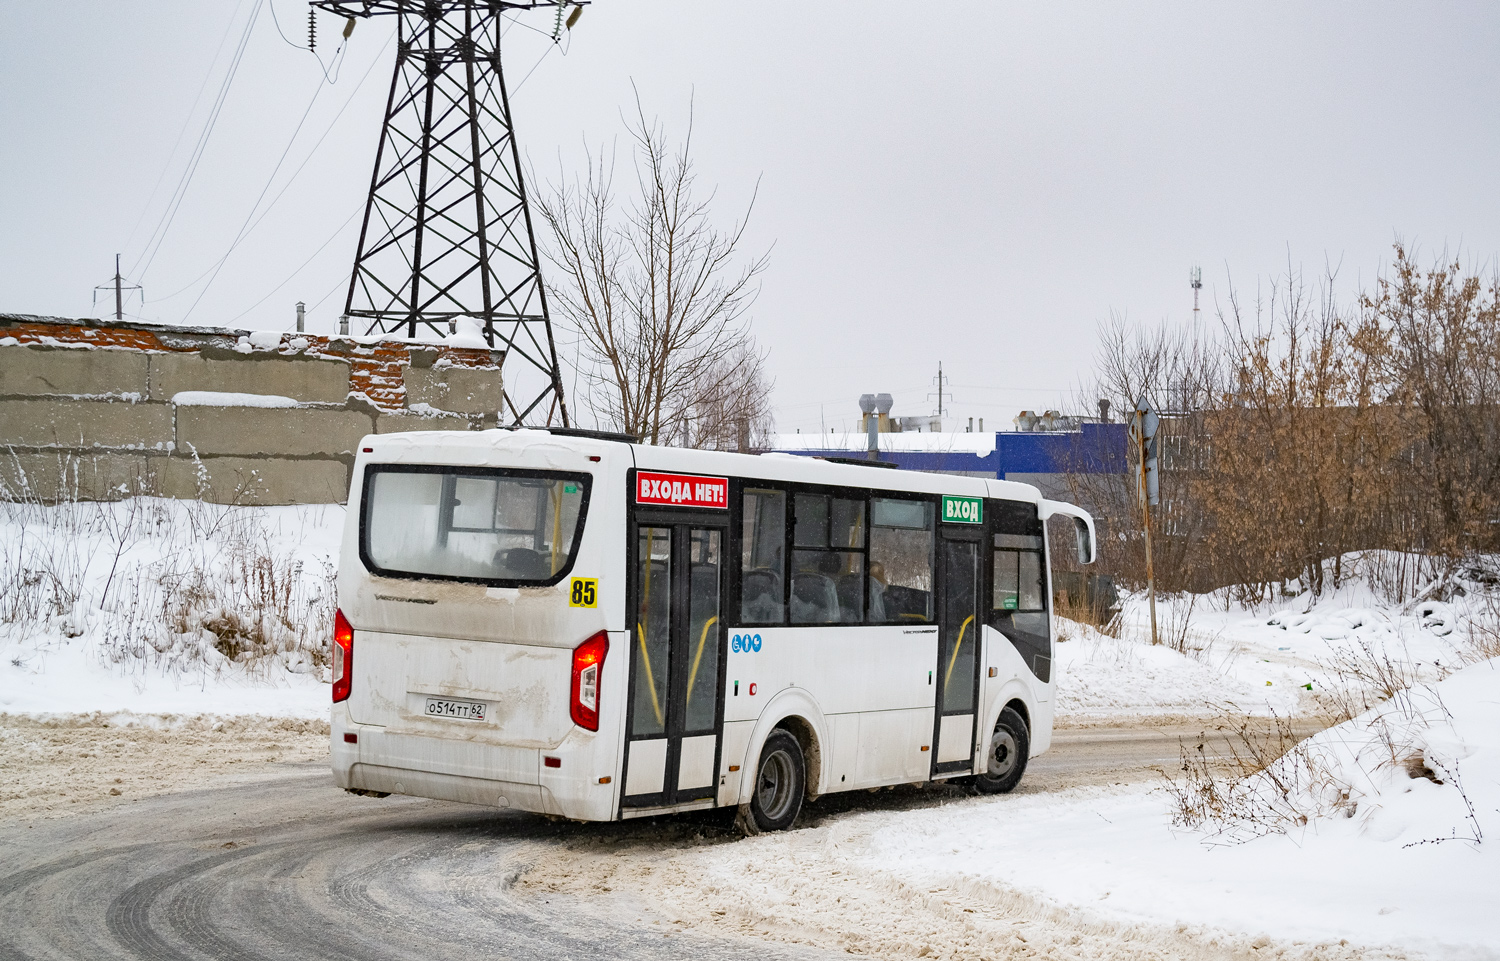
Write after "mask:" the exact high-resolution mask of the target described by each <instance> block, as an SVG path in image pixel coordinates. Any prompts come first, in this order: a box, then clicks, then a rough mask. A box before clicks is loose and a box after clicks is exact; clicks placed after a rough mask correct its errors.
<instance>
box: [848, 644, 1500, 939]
mask: <svg viewBox="0 0 1500 961" xmlns="http://www.w3.org/2000/svg"><path fill="white" fill-rule="evenodd" d="M1497 690H1500V664H1497V662H1495V661H1488V662H1484V663H1482V664H1479V665H1476V666H1473V667H1469V668H1467V669H1465V670H1462V671H1460V672H1458V673H1456V674H1454V675H1452V676H1450V677H1448V678H1447V679H1446V680H1444V681H1441V682H1440V683H1436V684H1433V685H1431V686H1430V687H1429V688H1427V689H1426V691H1425V692H1424V693H1423V694H1422V696H1421V697H1419V698H1416V699H1415V700H1414V701H1413V702H1412V705H1413V708H1414V709H1413V710H1411V711H1403V710H1398V709H1397V707H1396V705H1394V704H1392V703H1390V702H1388V703H1387V704H1386V705H1383V706H1382V707H1380V708H1377V709H1375V710H1373V711H1371V712H1369V713H1367V714H1365V715H1362V716H1361V717H1359V718H1356V719H1355V720H1353V721H1349V722H1346V723H1345V724H1342V725H1339V726H1338V727H1335V728H1330V729H1329V730H1327V731H1324V732H1323V733H1322V734H1320V735H1318V736H1317V737H1316V738H1315V739H1313V741H1311V742H1309V749H1311V750H1314V751H1317V752H1319V753H1320V755H1321V756H1322V757H1324V758H1325V760H1326V762H1327V765H1328V766H1327V768H1326V770H1327V771H1328V773H1329V774H1330V776H1332V777H1335V778H1341V779H1343V780H1344V783H1345V785H1346V787H1347V788H1348V789H1349V791H1350V796H1351V798H1352V801H1353V804H1352V807H1351V806H1350V805H1343V806H1329V807H1328V808H1327V810H1326V813H1325V814H1324V815H1323V816H1320V817H1314V818H1312V819H1311V820H1309V821H1308V823H1306V824H1305V825H1302V826H1300V827H1297V828H1295V829H1293V830H1289V831H1287V832H1286V833H1272V834H1268V835H1262V836H1259V837H1241V838H1239V839H1237V840H1238V841H1239V843H1224V841H1225V840H1226V839H1225V838H1224V837H1223V836H1219V835H1212V834H1204V833H1202V832H1199V831H1184V830H1174V829H1173V828H1172V827H1171V814H1172V811H1171V809H1170V801H1169V797H1168V795H1167V793H1166V792H1164V791H1161V790H1156V791H1148V790H1144V789H1142V790H1135V791H1131V792H1128V793H1123V794H1122V793H1108V792H1103V791H1074V792H1069V793H1067V794H1064V795H1061V796H1059V795H1033V796H1026V795H1017V796H1012V797H1001V798H986V799H978V800H974V801H966V802H961V803H958V804H954V805H950V806H948V807H945V808H943V809H941V810H939V811H931V810H922V811H911V812H901V813H896V814H871V815H864V816H861V817H860V819H859V820H860V824H859V825H858V828H859V829H860V830H859V831H858V832H857V833H860V834H866V833H867V836H868V838H869V840H868V842H867V845H866V846H865V847H864V849H863V850H862V851H861V852H860V854H859V859H860V861H861V862H862V863H863V864H864V865H865V866H866V867H867V868H869V869H872V870H879V871H881V872H886V873H890V874H893V875H895V876H897V877H898V878H900V879H902V880H903V881H905V882H906V883H909V884H912V885H914V886H921V885H923V884H926V883H949V884H951V883H953V882H954V879H955V878H960V879H962V878H968V879H972V880H979V881H996V882H1002V883H1005V884H1009V885H1014V886H1017V887H1020V888H1022V889H1025V890H1030V891H1033V892H1038V893H1040V894H1042V895H1043V896H1045V897H1046V898H1049V899H1053V900H1055V901H1061V902H1067V903H1072V904H1076V905H1082V906H1085V907H1086V908H1088V909H1090V910H1092V911H1095V912H1098V913H1100V914H1103V915H1108V916H1114V917H1117V918H1118V917H1124V918H1127V919H1134V920H1154V921H1161V922H1176V921H1180V920H1186V919H1191V920H1192V922H1193V923H1194V924H1206V925H1212V926H1217V927H1223V928H1228V929H1231V930H1235V931H1240V932H1247V933H1252V934H1253V933H1264V934H1267V935H1269V936H1271V937H1274V938H1278V939H1302V940H1308V939H1311V940H1315V941H1331V942H1337V941H1340V940H1347V941H1350V942H1352V943H1355V944H1363V945H1371V946H1374V945H1385V944H1393V945H1397V946H1399V947H1401V948H1404V949H1407V950H1410V951H1412V952H1414V953H1416V954H1417V955H1419V956H1430V957H1435V958H1451V957H1496V956H1497V955H1500V922H1497V921H1496V920H1495V917H1494V915H1493V914H1492V913H1491V909H1490V907H1489V906H1490V905H1492V904H1494V903H1495V902H1496V900H1497V899H1500V863H1497V862H1496V860H1495V858H1496V855H1495V852H1493V851H1491V850H1489V849H1490V848H1491V847H1493V845H1495V844H1496V843H1497V841H1500V695H1497V693H1496V691H1497ZM1392 744H1395V745H1397V749H1396V750H1395V752H1394V754H1393V752H1392V750H1391V745H1392ZM1418 753H1420V754H1421V756H1422V757H1423V758H1424V759H1425V766H1426V770H1427V771H1428V772H1429V773H1430V774H1431V775H1434V776H1435V777H1436V778H1437V779H1438V780H1440V781H1442V783H1436V781H1434V780H1431V779H1430V778H1429V775H1428V773H1423V765H1419V764H1414V763H1409V761H1410V759H1411V758H1412V757H1414V756H1415V755H1417V754H1418ZM1309 800H1310V801H1311V800H1318V799H1316V798H1309ZM1485 841H1488V842H1489V843H1488V844H1485V843H1484V842H1485Z"/></svg>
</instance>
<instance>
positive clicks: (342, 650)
mask: <svg viewBox="0 0 1500 961" xmlns="http://www.w3.org/2000/svg"><path fill="white" fill-rule="evenodd" d="M575 656H576V655H575ZM573 670H574V676H575V677H576V676H577V670H578V669H577V668H576V667H575V668H574V669H573ZM353 679H354V628H352V627H350V626H349V620H348V618H346V617H344V612H343V611H337V612H335V613H334V615H333V703H335V704H337V703H338V702H339V701H347V700H348V699H349V682H350V681H351V680H353Z"/></svg>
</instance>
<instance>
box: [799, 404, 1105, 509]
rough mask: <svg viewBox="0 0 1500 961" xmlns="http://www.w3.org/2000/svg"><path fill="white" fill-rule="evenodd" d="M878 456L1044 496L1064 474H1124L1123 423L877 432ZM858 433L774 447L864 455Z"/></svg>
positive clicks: (1062, 486)
mask: <svg viewBox="0 0 1500 961" xmlns="http://www.w3.org/2000/svg"><path fill="white" fill-rule="evenodd" d="M875 436H876V439H877V441H878V444H879V448H880V450H879V459H880V460H881V461H883V462H885V463H889V464H895V465H897V466H898V467H900V468H902V469H904V470H923V471H934V472H937V473H943V474H961V475H964V476H967V477H992V478H996V479H999V480H1014V481H1021V482H1023V483H1027V484H1035V485H1036V486H1037V487H1039V488H1041V489H1042V492H1043V493H1044V494H1047V495H1049V496H1058V495H1060V494H1063V493H1065V492H1066V489H1067V488H1066V482H1065V475H1067V474H1123V473H1125V472H1126V471H1127V470H1128V464H1127V459H1126V456H1125V451H1126V446H1125V445H1126V443H1127V433H1126V427H1125V425H1124V424H1111V423H1097V422H1084V423H1082V424H1079V425H1078V428H1077V429H1076V430H1052V431H996V432H994V433H973V432H958V433H948V432H942V433H917V432H896V433H879V434H876V435H875ZM867 449H868V440H867V437H866V435H865V434H863V433H859V434H856V433H848V434H840V435H835V434H826V435H820V434H782V435H780V436H779V437H777V446H776V450H778V451H780V452H782V453H787V454H797V455H800V456H807V457H840V458H863V457H865V456H866V455H867Z"/></svg>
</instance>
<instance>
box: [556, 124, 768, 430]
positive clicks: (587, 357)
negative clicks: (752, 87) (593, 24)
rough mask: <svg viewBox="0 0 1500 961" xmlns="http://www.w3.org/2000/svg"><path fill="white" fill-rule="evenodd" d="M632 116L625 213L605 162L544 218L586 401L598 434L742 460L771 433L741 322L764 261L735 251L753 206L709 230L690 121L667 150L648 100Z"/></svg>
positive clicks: (565, 185) (757, 364)
mask: <svg viewBox="0 0 1500 961" xmlns="http://www.w3.org/2000/svg"><path fill="white" fill-rule="evenodd" d="M635 107H636V109H635V118H634V120H633V121H631V122H630V123H628V125H627V130H628V132H629V135H630V140H631V141H632V143H633V147H634V154H635V175H636V177H635V185H634V186H635V190H634V191H633V194H632V196H631V197H630V198H629V199H628V200H627V201H626V202H625V203H623V204H620V203H618V202H617V200H616V195H615V188H614V163H613V160H612V159H611V160H609V161H606V159H605V157H604V151H603V150H602V149H601V151H600V152H599V154H598V156H597V157H596V156H595V155H593V154H592V153H591V154H590V156H589V161H588V172H587V174H586V175H584V176H583V177H581V178H579V177H573V178H568V177H566V176H563V177H561V178H560V183H559V184H558V185H556V186H554V187H553V188H552V189H551V190H550V192H549V193H548V195H547V196H546V197H544V198H543V199H542V200H541V201H540V202H539V203H538V204H537V207H538V210H539V212H540V213H541V216H542V219H543V220H545V221H546V223H547V225H548V226H549V227H550V228H551V233H552V240H553V243H552V244H550V245H549V247H548V257H549V259H550V260H551V261H552V262H553V263H554V264H555V265H556V266H557V267H558V268H559V272H560V275H561V277H563V278H565V279H564V280H563V281H562V282H559V283H557V284H549V285H548V296H549V297H550V298H551V299H552V300H553V303H555V304H556V305H557V312H558V313H559V314H560V315H561V317H562V319H563V320H564V321H565V322H567V323H568V324H569V325H570V326H572V327H573V328H574V329H575V330H576V331H577V333H578V335H579V338H578V342H579V356H578V358H577V360H576V361H575V363H576V364H577V367H578V372H579V375H580V377H581V378H582V380H583V381H584V384H585V386H584V389H583V391H582V397H583V401H584V403H585V404H586V405H587V406H588V407H590V408H591V409H592V411H593V413H594V415H595V418H596V420H597V421H598V423H599V424H600V425H601V426H607V427H609V428H611V429H614V430H619V431H623V432H625V433H628V434H634V435H635V436H637V437H639V438H641V439H642V440H643V441H644V442H646V443H650V444H674V443H675V444H684V443H700V444H701V441H700V439H707V440H708V442H709V444H710V446H719V447H729V448H738V447H739V446H740V444H739V441H741V440H745V441H746V442H748V440H749V439H750V438H753V437H756V436H760V435H762V434H764V433H765V432H767V431H768V430H769V424H770V415H769V410H770V389H771V384H770V381H769V380H768V379H767V377H766V376H765V371H764V361H765V354H764V353H763V352H762V351H761V350H760V349H759V348H758V347H757V346H756V344H755V340H754V338H753V337H752V335H751V333H750V328H749V323H748V319H747V317H746V311H747V310H748V309H749V307H750V305H751V303H752V302H753V301H754V300H755V296H756V294H758V293H759V287H758V285H757V278H758V277H759V276H760V274H761V272H762V271H763V270H764V269H765V267H766V255H764V254H762V255H760V256H758V257H752V258H748V259H747V258H745V257H744V256H743V255H742V253H741V251H740V247H741V244H742V241H743V239H744V231H745V223H746V220H747V219H748V217H749V215H750V211H751V209H753V207H754V203H755V201H754V198H753V197H752V198H751V201H750V204H749V205H748V206H747V208H746V210H745V214H744V216H743V217H741V218H740V219H739V220H737V221H735V222H734V223H733V224H731V225H730V226H729V227H728V228H727V229H720V228H718V227H716V226H714V224H713V222H712V220H711V219H710V215H709V208H710V205H711V203H712V201H713V199H714V192H713V191H709V192H708V193H707V195H706V196H702V195H699V194H698V193H697V192H695V186H696V184H695V181H696V174H695V171H694V168H693V162H692V153H691V147H692V118H691V113H690V114H689V120H688V130H687V135H686V136H685V137H684V138H683V140H682V142H681V144H680V145H678V146H677V147H675V148H669V146H668V144H667V138H666V134H665V132H664V129H663V127H662V125H661V123H660V122H659V121H657V120H647V118H646V115H645V111H644V110H643V108H642V106H641V102H640V97H639V96H637V97H636V104H635ZM726 425H734V426H732V427H730V426H726ZM740 425H744V426H740ZM726 437H732V438H733V440H734V441H735V443H732V444H731V443H726V442H725V440H724V438H726Z"/></svg>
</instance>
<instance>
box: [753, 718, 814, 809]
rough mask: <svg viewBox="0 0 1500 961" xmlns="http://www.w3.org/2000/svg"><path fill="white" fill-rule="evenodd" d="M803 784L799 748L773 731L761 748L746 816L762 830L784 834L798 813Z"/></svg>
mask: <svg viewBox="0 0 1500 961" xmlns="http://www.w3.org/2000/svg"><path fill="white" fill-rule="evenodd" d="M806 785H807V766H806V765H805V764H804V762H803V760H802V745H800V744H798V743H797V739H796V738H795V737H792V735H791V734H790V733H788V732H787V731H784V730H782V729H781V728H777V729H776V730H774V731H772V732H771V736H770V737H768V738H766V743H765V744H762V745H761V748H760V760H759V762H757V763H756V765H755V787H754V790H753V791H752V792H751V794H750V816H751V817H753V818H754V819H755V826H756V827H757V828H758V829H760V830H762V831H784V830H786V829H787V828H789V827H791V826H792V822H793V821H795V820H797V812H799V811H801V810H802V795H803V793H804V792H805V790H806Z"/></svg>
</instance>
